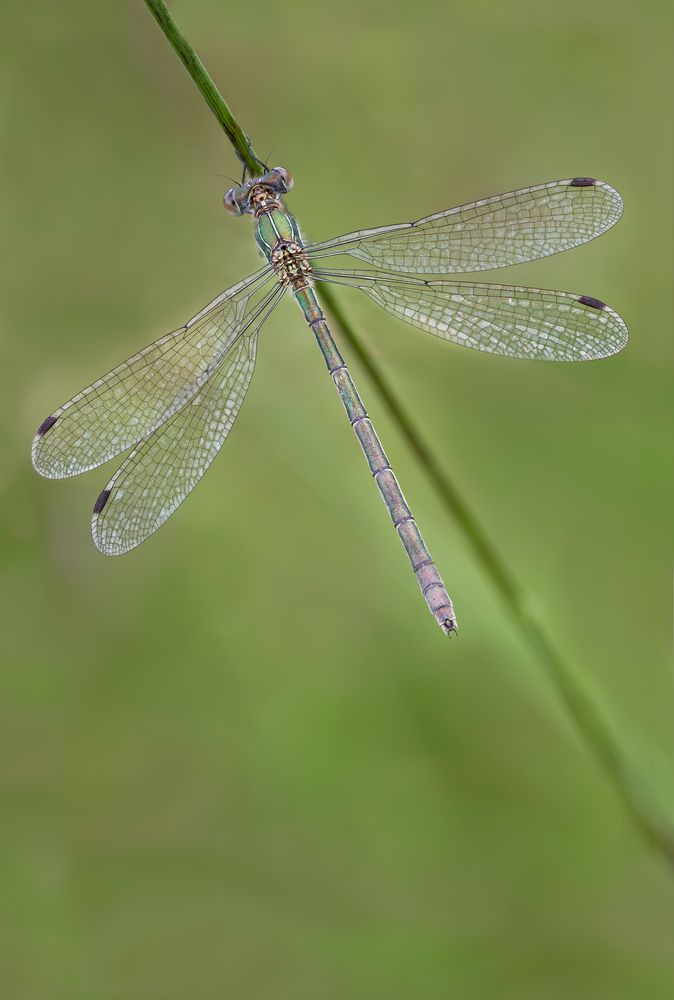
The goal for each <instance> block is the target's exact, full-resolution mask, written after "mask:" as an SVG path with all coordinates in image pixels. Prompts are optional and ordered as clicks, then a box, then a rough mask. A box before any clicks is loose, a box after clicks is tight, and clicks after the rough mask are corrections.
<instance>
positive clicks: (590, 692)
mask: <svg viewBox="0 0 674 1000" xmlns="http://www.w3.org/2000/svg"><path fill="white" fill-rule="evenodd" d="M145 3H146V4H147V6H148V7H149V8H150V10H151V11H152V14H153V15H154V17H155V18H156V20H157V23H158V24H159V26H160V28H161V29H162V31H163V32H164V34H165V36H166V38H167V39H168V41H169V42H170V43H171V45H172V46H173V48H174V50H175V52H176V53H177V55H178V56H179V58H180V59H181V61H182V63H183V64H184V66H185V68H186V69H187V72H188V73H189V74H190V76H191V77H192V79H193V81H194V83H195V84H196V85H197V87H198V88H199V90H200V92H201V94H202V95H203V97H204V99H205V101H206V103H207V104H208V106H209V107H210V109H211V111H212V112H213V114H214V115H215V117H216V118H217V120H218V122H219V123H220V125H221V126H222V128H223V130H224V132H225V134H226V135H227V138H228V139H229V141H230V142H231V143H232V146H233V147H234V150H235V152H236V155H237V156H238V157H239V160H240V161H241V162H242V163H243V164H244V165H245V167H246V169H247V170H248V171H249V172H250V173H251V174H252V175H255V174H259V173H260V172H262V171H263V169H264V166H263V164H262V161H261V160H259V159H258V157H257V156H256V155H255V153H254V152H253V149H252V146H251V144H250V141H249V139H248V136H247V135H246V133H245V132H244V131H243V129H242V128H241V127H240V125H239V124H238V122H237V121H236V119H235V118H234V115H233V114H232V111H231V110H230V108H229V106H228V105H227V103H226V101H225V100H224V98H223V97H222V95H221V94H220V92H219V90H218V88H217V87H216V85H215V83H214V82H213V80H212V78H211V77H210V76H209V74H208V72H207V70H206V68H205V66H204V64H203V63H202V62H201V60H200V59H199V57H198V55H197V54H196V52H195V51H194V49H193V48H192V46H191V45H190V44H189V42H188V41H187V39H186V38H185V37H184V35H183V34H182V32H181V31H180V28H179V27H178V25H177V24H176V22H175V21H174V19H173V17H172V16H171V14H170V12H169V10H168V8H167V7H166V4H165V3H164V2H163V0H145ZM321 298H322V300H323V302H324V303H325V304H326V306H327V308H328V309H329V311H330V312H331V313H332V315H333V317H334V318H335V320H336V322H337V325H338V327H339V329H340V330H341V332H342V335H343V337H344V339H345V340H346V341H347V342H348V344H349V346H350V347H351V350H352V351H353V353H354V354H355V355H356V356H357V357H358V359H359V361H360V363H361V365H362V367H363V368H364V370H365V371H366V373H367V374H368V376H369V378H370V380H371V382H372V384H373V386H374V387H375V389H376V390H377V392H378V393H379V396H380V398H381V400H382V402H383V403H384V406H385V407H386V409H387V411H388V413H389V415H390V417H391V419H392V420H393V422H394V424H395V425H396V427H397V428H398V430H399V432H400V434H401V435H402V436H403V438H404V439H405V440H406V441H407V443H408V445H409V447H410V449H411V451H412V453H413V454H414V455H415V457H416V459H417V461H418V463H419V466H420V468H421V469H422V471H423V472H424V474H425V475H426V477H427V478H428V480H429V481H430V482H431V483H432V485H433V487H434V489H435V490H436V492H437V494H438V496H439V498H440V500H441V502H442V505H443V507H444V508H445V510H446V511H447V512H448V513H449V514H451V515H452V516H453V518H454V519H455V521H456V522H457V523H458V525H459V527H460V528H461V530H462V532H463V534H464V536H465V538H466V539H467V541H468V543H469V544H470V547H471V549H472V551H473V553H474V555H475V557H476V559H477V560H478V562H479V563H480V565H481V566H482V569H483V571H484V573H485V575H486V576H487V578H488V579H489V580H490V581H491V583H492V585H493V586H494V587H495V589H496V590H497V591H498V593H499V595H500V597H501V599H502V601H503V605H504V607H505V609H506V611H507V613H508V617H509V618H510V619H511V621H512V622H513V624H514V625H515V627H516V628H517V629H518V630H519V632H520V634H521V635H522V636H523V638H524V639H525V640H526V642H527V644H528V646H529V647H530V648H531V649H532V651H533V652H534V654H535V655H536V657H537V659H538V660H539V661H540V663H542V665H543V666H544V668H545V670H546V673H547V675H548V677H549V679H550V681H551V682H552V684H553V687H554V689H555V690H556V691H557V694H558V695H559V697H560V698H561V701H562V702H563V704H564V706H565V708H566V710H567V712H568V714H569V716H570V717H571V718H572V719H573V721H574V723H575V725H576V728H577V730H578V732H579V733H580V735H581V736H582V737H583V738H584V741H585V744H586V746H587V747H588V749H589V750H590V751H591V753H592V754H593V756H594V757H595V759H596V760H597V762H598V763H599V765H600V767H601V768H602V770H603V772H604V774H605V775H606V777H607V778H608V780H609V781H610V782H611V784H612V786H613V788H614V790H615V792H616V793H617V795H618V797H619V799H620V801H621V802H622V804H623V806H624V808H625V810H626V812H627V814H628V815H629V816H630V818H631V819H632V821H633V823H634V826H635V829H636V830H637V832H638V833H639V834H640V835H641V836H642V837H643V839H644V840H645V841H647V842H648V843H649V844H651V845H652V846H653V847H654V848H655V849H656V850H657V851H658V852H659V853H660V855H661V856H662V857H663V858H664V859H665V860H666V861H667V862H668V864H669V865H670V866H672V867H673V868H674V824H673V822H672V818H671V817H670V816H669V814H668V812H667V811H665V809H664V808H663V807H662V806H661V805H660V803H659V802H658V800H657V799H656V797H655V795H654V794H653V792H652V790H651V789H650V787H649V786H648V784H647V782H646V781H645V779H644V777H643V775H642V774H641V773H640V772H639V770H638V768H637V767H636V765H635V764H634V763H633V762H632V760H631V759H630V755H629V753H628V752H627V750H626V748H625V747H624V746H623V743H622V738H621V736H620V734H619V732H618V729H617V727H616V726H615V724H614V723H613V722H612V721H610V720H609V717H608V713H607V712H606V710H605V709H604V707H603V705H602V699H601V696H600V694H599V693H598V691H597V690H596V689H591V688H590V684H589V682H588V681H587V679H586V677H585V675H583V674H581V673H580V671H578V670H577V669H576V668H575V667H574V666H573V665H572V664H571V663H570V662H569V661H568V660H567V659H565V657H564V656H563V655H562V654H561V653H560V652H559V650H558V649H557V648H556V646H555V645H554V643H553V641H552V640H551V639H550V637H549V635H548V632H547V629H546V628H545V626H544V624H543V623H542V622H541V621H539V620H538V618H537V617H536V616H535V615H534V613H533V612H532V610H531V609H530V608H529V607H528V606H527V603H526V600H525V598H524V596H523V592H522V590H521V588H520V586H519V584H518V582H517V579H516V577H515V575H514V574H513V572H512V571H511V570H510V568H509V567H508V565H507V564H506V562H505V560H504V559H503V557H502V556H501V555H500V554H499V553H498V551H497V550H496V548H495V547H494V546H493V545H492V543H491V541H490V539H489V536H488V533H487V532H486V531H485V530H484V528H483V527H482V525H481V523H480V522H479V520H478V519H477V518H476V516H475V515H474V514H473V513H472V511H471V508H470V505H469V504H468V502H467V501H466V500H465V499H464V497H463V495H462V493H461V491H460V490H459V489H458V488H457V486H456V484H455V483H454V482H453V481H452V479H451V478H450V476H449V475H448V473H447V472H446V471H445V470H444V469H443V468H442V466H441V465H440V463H439V462H438V460H437V459H436V458H435V456H434V454H433V452H432V451H431V449H430V447H429V446H428V444H427V443H426V441H425V440H424V437H423V435H422V434H421V432H420V431H419V429H418V428H417V426H416V425H415V423H414V420H413V419H412V417H411V415H410V413H409V412H408V411H407V410H406V409H405V407H404V405H403V404H402V402H401V401H400V399H399V398H398V396H397V394H396V392H395V390H394V389H393V388H392V386H391V385H390V383H389V382H388V380H387V379H386V377H385V375H384V374H383V372H382V370H381V368H380V367H379V366H378V365H377V363H376V362H375V361H374V359H373V358H372V357H371V356H370V355H369V353H368V352H367V350H366V348H365V346H364V344H363V341H362V339H361V338H360V336H359V335H358V333H357V332H356V330H355V328H354V326H353V324H352V323H351V322H350V321H349V319H348V317H347V316H346V315H345V313H344V310H343V309H342V307H341V305H340V304H339V302H338V300H337V299H336V298H335V295H334V292H333V290H332V289H331V288H329V287H328V286H327V285H326V284H322V285H321Z"/></svg>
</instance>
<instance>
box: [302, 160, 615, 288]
mask: <svg viewBox="0 0 674 1000" xmlns="http://www.w3.org/2000/svg"><path fill="white" fill-rule="evenodd" d="M622 209H623V204H622V199H621V197H620V195H619V194H618V192H617V191H615V190H614V189H613V188H612V187H610V186H609V185H608V184H605V183H604V182H603V181H598V180H595V179H594V178H591V177H574V178H572V179H570V180H562V181H552V182H551V183H549V184H538V185H536V186H535V187H529V188H521V189H520V190H518V191H510V192H508V193H507V194H500V195H494V196H493V197H492V198H485V199H483V200H482V201H474V202H471V203H470V204H468V205H461V206H459V207H458V208H450V209H448V210H447V211H444V212H437V213H436V214H435V215H429V216H427V217H426V218H424V219H419V220H418V221H417V222H407V223H400V224H399V225H394V226H383V227H381V228H379V229H363V230H361V231H359V232H355V233H349V234H348V235H346V236H341V237H339V238H338V239H334V240H328V241H326V242H325V243H318V244H314V245H313V246H310V247H308V253H309V257H310V260H312V261H314V260H316V261H318V260H319V259H320V258H322V257H330V256H335V255H337V254H348V255H349V256H351V257H355V258H356V259H358V260H361V261H365V262H366V263H368V264H372V265H374V266H375V267H380V268H384V269H385V270H389V271H395V272H398V271H403V272H407V273H411V274H451V273H457V272H462V271H483V270H488V269H490V268H496V267H506V266H508V265H511V264H521V263H524V262H525V261H530V260H536V259H538V258H539V257H547V256H549V255H550V254H554V253H559V252H560V251H562V250H570V249H571V248H572V247H576V246H578V245H579V244H581V243H587V241H588V240H592V239H594V238H595V237H596V236H599V235H600V234H601V233H603V232H605V231H606V230H607V229H610V227H611V226H613V225H615V223H616V222H617V221H618V219H619V218H620V216H621V214H622Z"/></svg>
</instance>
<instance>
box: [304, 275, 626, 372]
mask: <svg viewBox="0 0 674 1000" xmlns="http://www.w3.org/2000/svg"><path fill="white" fill-rule="evenodd" d="M315 277H316V278H318V279H319V280H328V281H330V280H334V281H337V282H340V283H344V284H350V285H355V286H356V287H358V288H361V289H362V290H363V291H364V292H366V293H367V294H368V295H369V296H370V298H371V299H373V300H374V301H375V302H377V303H378V304H379V305H380V306H382V308H384V309H386V311H387V312H389V313H391V315H392V316H396V317H397V318H398V319H401V320H403V321H404V322H405V323H410V324H411V325H412V326H416V327H418V328H419V329H420V330H425V331H426V332H427V333H432V334H433V335H434V336H435V337H440V338H441V339H442V340H448V341H451V342H452V343H455V344H461V345H462V346H464V347H472V348H475V349H476V350H478V351H488V352H490V353H492V354H500V355H503V356H505V357H510V358H522V359H534V360H543V361H588V360H591V359H595V358H605V357H608V356H609V355H611V354H615V353H617V352H618V351H620V350H622V348H623V347H624V346H625V344H626V342H627V327H626V326H625V323H624V322H623V320H622V319H621V317H620V316H619V315H618V314H617V313H616V312H614V311H613V309H610V308H609V306H607V305H606V304H605V303H603V302H600V301H599V300H598V299H594V298H591V297H590V296H587V295H575V294H573V293H571V292H555V291H550V290H548V289H543V288H524V287H522V286H519V285H493V284H487V283H484V282H482V283H480V282H469V281H442V280H436V281H432V280H429V281H424V280H421V279H414V278H409V279H403V278H396V277H395V276H392V275H390V274H387V273H385V272H378V273H375V272H370V273H362V274H359V273H358V272H337V271H336V272H327V271H320V270H317V271H315Z"/></svg>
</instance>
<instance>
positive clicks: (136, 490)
mask: <svg viewBox="0 0 674 1000" xmlns="http://www.w3.org/2000/svg"><path fill="white" fill-rule="evenodd" d="M282 294H283V290H282V289H281V288H280V287H278V288H277V289H275V291H274V295H273V297H272V298H271V299H270V301H269V304H268V306H267V307H266V309H265V311H264V312H263V313H262V314H261V316H260V318H259V321H256V322H255V324H253V325H252V326H251V328H250V330H249V331H248V332H247V333H246V334H245V335H244V336H241V337H239V339H238V341H237V343H236V344H235V345H234V346H233V347H232V349H231V351H230V353H229V355H228V356H227V357H226V358H225V360H224V361H223V362H222V363H221V365H220V366H219V368H218V369H217V370H216V371H214V372H213V374H212V375H211V377H210V378H209V380H208V382H206V383H205V384H204V385H202V386H201V388H200V389H199V390H198V391H197V393H196V394H195V395H194V396H193V397H192V398H191V399H190V400H188V402H186V403H185V404H184V405H183V407H182V408H181V409H180V410H179V411H178V412H177V413H175V414H174V415H173V416H172V417H171V418H170V419H169V420H168V421H167V422H166V423H165V424H163V426H161V427H159V428H158V429H157V430H155V431H154V432H153V433H152V434H150V435H149V436H148V437H147V438H146V439H145V440H144V441H142V442H141V444H140V445H138V447H137V448H135V449H134V450H133V451H132V452H131V454H130V455H129V456H128V457H127V459H126V460H125V461H124V462H123V464H122V465H121V466H120V468H119V469H118V470H117V472H116V473H115V475H114V476H113V477H112V479H111V480H110V482H109V483H108V484H107V486H106V488H105V489H104V490H103V492H102V493H101V494H100V496H99V498H98V500H97V501H96V505H95V507H94V515H93V518H92V535H93V539H94V542H95V544H96V547H97V548H98V549H100V551H101V552H103V553H105V554H106V555H121V554H122V553H124V552H128V551H129V550H130V549H133V548H135V547H136V546H137V545H140V543H141V542H143V541H145V539H146V538H148V537H149V536H150V535H152V534H153V533H154V532H155V531H157V529H158V528H160V527H161V525H162V524H163V523H164V521H166V520H167V519H168V518H169V517H170V516H171V514H173V512H174V511H175V510H176V509H177V508H178V507H179V506H180V504H181V503H182V502H183V500H184V499H185V498H186V497H187V496H188V494H189V493H191V491H192V490H193V489H194V487H195V486H196V485H197V483H198V482H199V480H200V479H201V477H202V476H203V475H204V473H205V472H206V470H207V469H208V467H209V466H210V464H211V462H212V461H213V459H214V458H215V456H216V455H217V453H218V451H219V450H220V448H221V447H222V445H223V443H224V441H225V440H226V438H227V436H228V434H229V432H230V430H231V429H232V425H233V424H234V421H235V419H236V417H237V415H238V413H239V410H240V409H241V405H242V403H243V400H244V398H245V395H246V392H247V390H248V386H249V385H250V380H251V378H252V377H253V371H254V369H255V356H256V352H257V333H258V330H259V328H260V326H261V325H262V323H263V322H264V320H265V319H266V318H267V315H268V314H269V312H270V311H271V310H272V309H273V308H274V306H275V305H276V303H277V302H278V301H280V298H281V296H282Z"/></svg>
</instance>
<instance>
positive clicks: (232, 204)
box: [222, 188, 241, 215]
mask: <svg viewBox="0 0 674 1000" xmlns="http://www.w3.org/2000/svg"><path fill="white" fill-rule="evenodd" d="M235 196H236V188H230V189H229V191H227V192H226V193H225V195H224V197H223V199H222V202H223V204H224V206H225V209H226V211H228V212H231V214H232V215H241V209H240V208H239V205H238V203H237V200H236V197H235Z"/></svg>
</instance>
